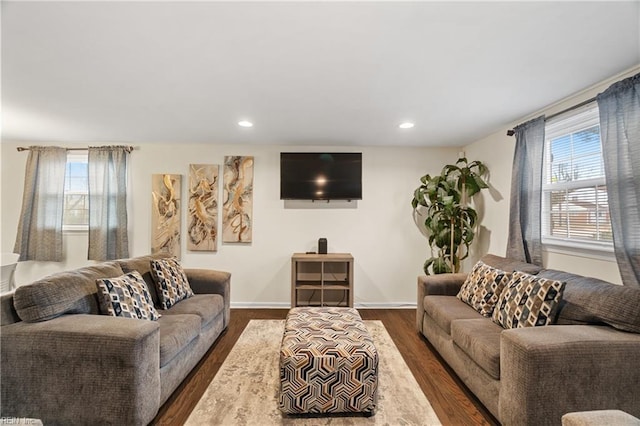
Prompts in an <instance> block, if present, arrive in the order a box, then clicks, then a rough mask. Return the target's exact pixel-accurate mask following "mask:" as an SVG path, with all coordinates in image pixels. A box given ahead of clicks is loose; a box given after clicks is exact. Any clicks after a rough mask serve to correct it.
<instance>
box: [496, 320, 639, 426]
mask: <svg viewBox="0 0 640 426" xmlns="http://www.w3.org/2000/svg"><path fill="white" fill-rule="evenodd" d="M639 353H640V334H634V333H627V332H623V331H618V330H615V329H613V328H611V327H607V326H587V325H556V326H548V327H534V328H521V329H514V330H505V331H503V332H502V334H501V338H500V402H499V406H500V409H499V412H500V421H501V422H502V423H503V424H506V425H511V424H518V425H545V424H553V425H559V424H560V423H561V418H562V415H563V414H565V413H568V412H573V411H591V410H602V409H619V410H622V411H626V412H628V413H630V414H633V415H635V416H638V415H640V399H639V398H638V395H637V387H638V383H640V369H639V368H637V367H638V366H637V356H638V354H639Z"/></svg>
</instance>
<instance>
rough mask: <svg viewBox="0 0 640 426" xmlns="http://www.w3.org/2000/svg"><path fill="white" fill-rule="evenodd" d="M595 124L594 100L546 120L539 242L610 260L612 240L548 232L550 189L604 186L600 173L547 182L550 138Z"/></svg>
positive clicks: (552, 249)
mask: <svg viewBox="0 0 640 426" xmlns="http://www.w3.org/2000/svg"><path fill="white" fill-rule="evenodd" d="M594 125H598V126H599V125H600V117H599V113H598V105H597V102H595V101H594V102H591V103H589V104H587V105H585V106H583V107H581V108H577V109H575V110H573V111H570V112H567V113H563V114H560V115H558V116H556V117H554V118H552V119H550V120H548V121H547V123H545V140H544V157H543V181H542V188H541V199H542V200H541V201H542V203H541V218H540V219H541V237H542V246H543V249H544V250H545V251H548V252H554V253H560V254H567V255H581V256H584V257H589V258H595V259H601V260H612V259H615V255H614V249H613V242H612V241H588V240H582V239H574V238H571V237H566V238H563V237H558V236H551V235H550V223H551V220H550V217H548V215H550V213H551V208H550V206H549V203H550V201H549V200H550V195H551V192H552V191H566V190H570V189H579V188H597V187H599V186H604V187H605V188H606V178H605V176H604V171H603V175H602V176H600V177H594V178H588V179H582V180H577V181H567V182H555V183H548V182H547V176H549V174H550V170H549V167H550V165H551V155H552V153H551V146H550V145H551V141H552V140H554V139H557V138H559V137H562V136H564V135H570V134H572V133H576V132H579V131H582V130H586V129H589V128H590V127H593V126H594ZM600 154H601V155H602V140H600Z"/></svg>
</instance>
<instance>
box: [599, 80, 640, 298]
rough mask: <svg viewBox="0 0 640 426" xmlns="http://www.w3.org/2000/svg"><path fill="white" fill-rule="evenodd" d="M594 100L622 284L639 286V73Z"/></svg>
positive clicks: (612, 86)
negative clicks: (597, 114) (596, 104)
mask: <svg viewBox="0 0 640 426" xmlns="http://www.w3.org/2000/svg"><path fill="white" fill-rule="evenodd" d="M596 99H597V101H598V109H599V110H600V137H601V139H602V152H603V155H604V173H605V177H606V179H607V196H608V198H609V214H610V215H611V227H612V230H613V246H614V250H615V253H616V259H617V260H618V267H619V269H620V275H621V276H622V282H623V284H624V285H629V286H635V287H640V74H636V75H634V76H633V77H630V78H627V79H625V80H622V81H619V82H617V83H615V84H613V85H611V87H609V88H608V89H607V90H605V91H604V92H603V93H601V94H599V95H598V96H597V98H596Z"/></svg>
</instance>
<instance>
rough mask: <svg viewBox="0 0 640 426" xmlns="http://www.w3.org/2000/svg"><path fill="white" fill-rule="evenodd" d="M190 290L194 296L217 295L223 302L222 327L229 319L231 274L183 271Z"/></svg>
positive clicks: (198, 270)
mask: <svg viewBox="0 0 640 426" xmlns="http://www.w3.org/2000/svg"><path fill="white" fill-rule="evenodd" d="M184 272H185V274H186V275H187V279H188V280H189V285H190V286H191V289H192V290H193V292H194V293H196V294H219V295H221V296H222V298H223V300H224V327H225V328H226V327H227V326H228V325H229V319H230V318H231V316H230V315H231V274H230V273H229V272H224V271H215V270H212V269H185V270H184Z"/></svg>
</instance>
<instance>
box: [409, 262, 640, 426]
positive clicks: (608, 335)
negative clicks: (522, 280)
mask: <svg viewBox="0 0 640 426" xmlns="http://www.w3.org/2000/svg"><path fill="white" fill-rule="evenodd" d="M482 260H483V262H484V263H486V264H488V265H490V266H493V267H495V268H499V269H501V270H504V271H508V272H512V271H516V270H520V271H523V272H528V273H531V274H537V275H538V276H540V277H543V278H548V279H554V280H560V281H564V282H566V284H565V288H564V293H563V296H562V301H561V302H560V305H559V309H558V312H557V317H556V321H555V323H556V324H555V325H549V326H544V327H530V328H518V329H510V330H505V329H503V328H502V327H500V326H499V325H497V324H496V323H494V322H493V321H492V319H491V318H485V317H483V316H481V315H480V314H479V313H478V312H476V311H475V310H474V309H472V308H471V307H470V306H469V305H467V304H465V303H463V302H462V301H460V300H459V299H458V298H456V297H455V296H456V294H457V293H458V291H459V290H460V287H461V286H462V284H463V282H464V280H465V278H466V274H461V273H460V274H446V275H434V276H421V277H418V300H417V302H418V304H417V317H416V326H417V329H418V331H419V332H420V333H422V334H423V335H424V336H425V337H426V338H427V339H428V340H429V342H430V343H431V344H432V345H433V347H434V348H435V349H436V350H437V351H438V352H439V353H440V355H441V356H442V358H444V360H445V361H446V362H447V363H448V364H449V366H450V367H451V368H452V369H453V370H454V371H455V372H456V374H457V375H458V377H459V378H460V379H461V380H462V381H463V382H464V383H465V384H466V385H467V387H468V388H469V389H470V390H471V391H472V392H473V393H474V394H475V395H476V396H477V397H478V399H479V400H480V401H481V402H482V403H483V404H484V406H485V407H486V408H487V409H488V410H489V411H490V412H491V413H492V414H493V415H494V416H495V417H496V418H497V419H498V420H499V421H500V422H501V423H502V424H504V425H536V426H538V425H560V423H561V417H562V415H563V414H565V413H568V412H575V411H588V410H604V409H619V410H622V411H626V412H627V413H630V414H632V415H634V416H640V393H639V392H638V385H639V384H640V368H638V367H639V366H638V359H639V358H638V357H639V356H640V289H636V288H629V287H623V286H618V285H614V284H611V283H607V282H605V281H601V280H597V279H594V278H588V277H583V276H580V275H575V274H570V273H567V272H562V271H557V270H550V269H541V268H540V267H537V266H535V265H531V264H527V263H522V262H518V261H514V260H510V259H506V258H502V257H498V256H493V255H487V256H485V257H483V258H482Z"/></svg>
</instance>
